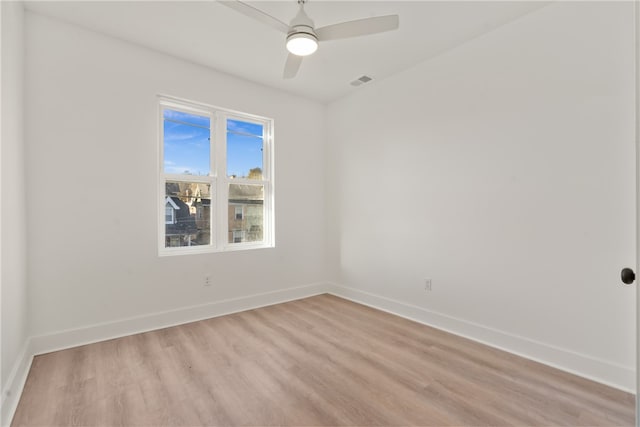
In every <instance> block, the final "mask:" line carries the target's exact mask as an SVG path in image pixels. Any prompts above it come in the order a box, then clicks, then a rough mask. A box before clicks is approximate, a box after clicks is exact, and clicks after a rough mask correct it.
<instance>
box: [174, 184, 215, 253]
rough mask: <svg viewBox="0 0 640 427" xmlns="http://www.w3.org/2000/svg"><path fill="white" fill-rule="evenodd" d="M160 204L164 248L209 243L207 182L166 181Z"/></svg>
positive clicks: (209, 186) (208, 185)
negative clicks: (161, 203)
mask: <svg viewBox="0 0 640 427" xmlns="http://www.w3.org/2000/svg"><path fill="white" fill-rule="evenodd" d="M164 206H165V219H166V221H165V247H166V248H170V247H176V246H200V245H209V244H210V243H211V231H210V218H211V215H210V213H211V184H209V183H201V182H187V181H167V182H166V183H165V203H164ZM169 219H171V220H169Z"/></svg>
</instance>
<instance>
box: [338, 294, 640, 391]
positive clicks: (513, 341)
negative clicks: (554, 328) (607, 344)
mask: <svg viewBox="0 0 640 427" xmlns="http://www.w3.org/2000/svg"><path fill="white" fill-rule="evenodd" d="M329 288H330V289H329V293H330V294H332V295H335V296H338V297H341V298H345V299H348V300H351V301H354V302H357V303H360V304H364V305H367V306H370V307H373V308H376V309H378V310H382V311H386V312H389V313H391V314H395V315H397V316H400V317H404V318H406V319H409V320H413V321H415V322H418V323H422V324H425V325H428V326H432V327H435V328H438V329H441V330H444V331H447V332H450V333H452V334H455V335H459V336H462V337H464V338H468V339H471V340H473V341H477V342H480V343H482V344H486V345H489V346H491V347H495V348H498V349H500V350H504V351H507V352H509V353H513V354H517V355H518V356H522V357H525V358H527V359H531V360H534V361H536V362H540V363H543V364H545V365H548V366H552V367H554V368H558V369H561V370H563V371H566V372H570V373H572V374H575V375H578V376H581V377H584V378H588V379H591V380H593V381H596V382H599V383H602V384H605V385H608V386H611V387H614V388H617V389H620V390H623V391H626V392H629V393H632V394H635V376H636V375H635V368H634V367H628V366H621V365H617V364H615V363H611V362H607V361H605V360H601V359H597V358H594V357H591V356H588V355H585V354H580V353H577V352H574V351H571V350H567V349H563V348H559V347H557V346H553V345H549V344H545V343H543V342H539V341H535V340H532V339H529V338H525V337H522V336H518V335H514V334H510V333H508V332H504V331H500V330H497V329H494V328H490V327H487V326H483V325H480V324H477V323H473V322H469V321H466V320H464V319H459V318H455V317H452V316H448V315H445V314H442V313H437V312H434V311H430V310H428V309H425V308H423V307H418V306H415V305H412V304H409V303H406V302H402V301H397V300H394V299H391V298H387V297H383V296H380V295H374V294H371V293H368V292H364V291H361V290H358V289H354V288H350V287H346V286H341V285H337V284H331V285H330V286H329Z"/></svg>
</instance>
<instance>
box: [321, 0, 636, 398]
mask: <svg viewBox="0 0 640 427" xmlns="http://www.w3.org/2000/svg"><path fill="white" fill-rule="evenodd" d="M632 8H633V6H632V3H631V2H627V3H620V2H611V3H592V2H566V3H559V4H554V5H551V6H548V7H545V8H543V9H541V10H539V11H537V12H534V13H533V14H531V15H528V16H526V17H524V18H522V19H520V20H518V21H516V22H513V23H510V24H507V25H506V26H504V27H501V28H499V29H497V30H495V31H493V32H491V33H488V34H486V35H484V36H481V37H479V38H477V39H475V40H472V41H470V42H468V43H466V44H464V45H462V46H460V47H458V48H456V49H454V50H452V51H449V52H448V53H445V54H443V55H441V56H440V57H438V58H435V59H433V60H431V61H428V62H425V63H422V64H420V65H418V66H416V67H415V68H413V69H410V70H408V71H406V72H404V73H401V74H399V75H396V76H394V77H392V78H389V79H386V80H384V81H381V82H377V83H374V84H372V85H371V86H368V87H363V88H362V90H361V91H359V92H358V93H356V94H354V95H352V96H350V97H348V98H346V99H343V100H340V101H337V102H335V103H333V104H331V105H330V106H329V111H328V132H329V133H328V141H329V142H328V143H329V150H328V165H329V167H328V173H329V182H328V188H327V193H328V194H329V195H331V197H330V198H329V199H328V203H329V209H328V215H329V226H328V228H329V230H331V237H330V240H329V242H330V245H329V251H328V254H330V255H329V256H330V257H331V258H330V261H331V262H332V263H334V265H336V266H337V268H336V271H335V273H334V274H335V277H334V280H335V281H336V282H337V283H338V284H339V285H343V286H345V287H348V288H350V291H349V292H351V293H349V292H347V291H344V293H345V294H347V295H349V294H350V295H353V296H355V297H357V298H359V299H361V300H366V299H367V298H368V297H370V296H371V294H372V295H373V296H376V297H382V298H377V299H376V298H372V299H371V301H377V302H378V303H379V304H383V305H384V304H386V303H388V304H390V305H389V307H391V306H392V304H395V303H396V302H399V303H401V304H400V305H396V307H400V308H399V310H402V307H405V308H407V310H408V311H407V312H409V311H411V310H414V312H416V313H417V312H419V311H420V309H423V312H425V313H427V312H428V313H434V312H435V314H438V316H433V318H437V319H440V320H442V324H446V323H447V322H448V324H451V325H454V326H452V328H453V329H454V330H455V329H456V328H458V329H457V330H456V332H460V333H465V334H468V333H467V332H468V331H473V330H475V331H480V330H484V331H486V332H487V336H490V335H491V334H492V335H491V336H493V337H498V336H500V337H501V338H499V339H498V338H496V339H487V340H488V341H490V342H491V343H492V344H497V343H498V341H501V342H500V343H498V344H499V345H501V346H503V347H506V348H508V349H510V350H512V351H516V352H519V353H523V354H526V355H529V356H535V357H536V358H538V359H542V360H545V362H548V363H551V364H555V365H559V366H562V367H564V368H566V369H570V370H574V371H577V372H579V373H582V374H585V375H588V376H591V377H596V378H598V379H600V380H603V381H606V382H609V383H612V384H614V385H617V386H620V387H622V388H627V389H631V388H633V381H634V380H633V378H632V377H633V370H634V357H635V356H634V355H635V353H634V340H635V338H634V316H635V308H634V298H635V287H625V286H623V285H622V284H621V283H620V279H619V272H620V269H621V268H622V267H625V266H633V265H635V260H634V259H635V247H634V245H635V243H634V242H635V241H634V232H635V190H634V189H635V174H634V167H635V160H634V74H633V73H634V71H633V70H634V67H633V61H634V56H633V54H634V51H633V49H634V47H633V40H634V36H633V12H632V10H633V9H632ZM423 278H431V279H433V291H432V292H425V291H424V290H423V289H424V285H423ZM390 300H393V301H390ZM385 301H386V302H385ZM403 304H404V305H403ZM455 325H457V326H455ZM472 326H474V327H475V326H477V327H478V328H475V329H474V328H473V327H472ZM474 338H476V339H481V337H480V336H479V335H476V336H474ZM530 349H533V350H530ZM538 350H540V352H539V354H533V353H536V352H537V351H538ZM554 354H555V355H556V356H557V357H556V356H554ZM565 356H566V358H565V359H566V360H562V359H563V357H565ZM574 359H575V360H578V359H580V360H583V361H585V365H589V364H590V363H591V364H600V365H602V366H604V368H603V369H601V370H600V371H598V372H596V368H593V367H591V368H589V367H587V368H583V367H579V366H571V364H570V363H569V364H567V363H566V361H567V360H569V361H571V360H574ZM592 368H593V369H592ZM589 369H592V371H591V372H588V370H589ZM626 377H628V378H626Z"/></svg>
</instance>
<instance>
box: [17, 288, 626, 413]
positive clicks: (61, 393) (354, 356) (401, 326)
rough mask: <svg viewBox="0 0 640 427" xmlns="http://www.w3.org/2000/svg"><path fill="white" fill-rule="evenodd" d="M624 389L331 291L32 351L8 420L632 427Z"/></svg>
mask: <svg viewBox="0 0 640 427" xmlns="http://www.w3.org/2000/svg"><path fill="white" fill-rule="evenodd" d="M633 424H634V397H633V396H632V395H631V394H628V393H624V392H621V391H619V390H616V389H613V388H610V387H606V386H603V385H600V384H597V383H594V382H592V381H588V380H586V379H583V378H580V377H577V376H574V375H571V374H568V373H565V372H562V371H559V370H556V369H553V368H550V367H547V366H544V365H541V364H538V363H535V362H532V361H530V360H527V359H523V358H521V357H518V356H514V355H512V354H509V353H506V352H503V351H499V350H496V349H493V348H490V347H487V346H484V345H481V344H478V343H475V342H473V341H470V340H466V339H464V338H460V337H456V336H454V335H451V334H448V333H446V332H442V331H439V330H436V329H433V328H430V327H427V326H424V325H420V324H418V323H414V322H411V321H408V320H405V319H402V318H400V317H397V316H393V315H390V314H387V313H384V312H381V311H378V310H374V309H371V308H368V307H365V306H362V305H359V304H355V303H352V302H349V301H346V300H343V299H340V298H337V297H334V296H330V295H320V296H316V297H311V298H307V299H303V300H298V301H293V302H288V303H284V304H278V305H274V306H271V307H265V308H260V309H256V310H250V311H246V312H242V313H237V314H232V315H228V316H223V317H217V318H214V319H209V320H204V321H200V322H195V323H190V324H187V325H182V326H176V327H172V328H167V329H162V330H158V331H154V332H147V333H143V334H138V335H133V336H129V337H125V338H119V339H115V340H110V341H105V342H101V343H97V344H91V345H85V346H82V347H77V348H73V349H69V350H63V351H58V352H55V353H49V354H45V355H41V356H37V357H35V359H34V361H33V365H32V367H31V371H30V373H29V377H28V379H27V382H26V385H25V388H24V392H23V394H22V397H21V399H20V403H19V406H18V409H17V412H16V414H15V417H14V419H13V424H12V425H13V426H36V425H38V426H45V425H46V426H75V425H78V426H80V425H81V426H134V425H139V426H143V425H144V426H187V425H188V426H200V425H220V426H222V425H224V426H273V425H283V426H294V425H295V426H343V425H359V426H383V425H384V426H392V425H394V426H399V425H403V426H404V425H416V426H417V425H419V426H432V425H433V426H435V425H437V426H453V425H455V426H470V425H473V426H485V425H492V426H494V425H495V426H497V425H500V426H507V425H509V426H524V425H527V426H542V425H544V426H551V425H553V426H557V425H569V426H578V425H584V426H587V425H588V426H614V425H615V426H631V425H633Z"/></svg>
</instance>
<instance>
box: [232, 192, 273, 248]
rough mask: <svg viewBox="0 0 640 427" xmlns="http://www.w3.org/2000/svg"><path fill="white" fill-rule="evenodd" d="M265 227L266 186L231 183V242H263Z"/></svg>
mask: <svg viewBox="0 0 640 427" xmlns="http://www.w3.org/2000/svg"><path fill="white" fill-rule="evenodd" d="M239 210H240V212H241V214H240V215H238V214H237V213H238V211H239ZM263 229H264V186H263V185H250V184H229V243H242V242H261V241H262V240H263Z"/></svg>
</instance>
